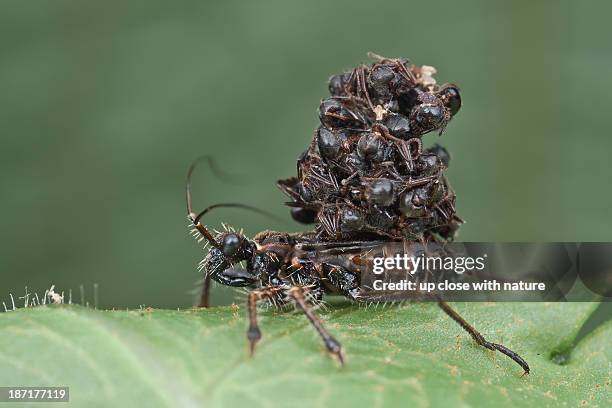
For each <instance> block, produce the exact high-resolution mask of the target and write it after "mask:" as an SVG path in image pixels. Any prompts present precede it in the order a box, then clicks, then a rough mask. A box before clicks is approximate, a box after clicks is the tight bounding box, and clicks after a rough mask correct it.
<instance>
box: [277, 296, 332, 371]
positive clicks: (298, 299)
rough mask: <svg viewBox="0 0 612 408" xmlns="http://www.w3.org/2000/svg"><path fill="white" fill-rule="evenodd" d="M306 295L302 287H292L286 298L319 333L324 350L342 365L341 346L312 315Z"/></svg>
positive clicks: (315, 316)
mask: <svg viewBox="0 0 612 408" xmlns="http://www.w3.org/2000/svg"><path fill="white" fill-rule="evenodd" d="M306 293H307V292H306V291H305V290H304V287H302V286H294V287H292V288H291V289H289V290H288V291H287V296H289V298H291V299H293V300H294V301H295V303H296V305H297V306H298V308H300V309H301V310H302V312H303V313H304V315H306V317H307V318H308V320H309V321H310V324H312V325H313V326H314V328H315V330H316V331H317V333H319V336H321V339H323V343H324V344H325V348H326V349H327V351H328V352H329V353H331V354H333V355H334V356H336V357H337V358H338V361H340V364H341V365H344V357H343V356H342V346H341V345H340V343H339V342H338V340H336V339H335V338H334V337H333V336H332V335H331V334H329V332H328V331H327V329H326V328H325V327H324V326H323V323H322V322H321V320H320V319H319V318H318V317H317V315H316V314H315V313H314V311H313V308H312V305H311V304H310V303H309V302H308V301H307V300H306V296H305V295H306Z"/></svg>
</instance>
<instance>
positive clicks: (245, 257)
mask: <svg viewBox="0 0 612 408" xmlns="http://www.w3.org/2000/svg"><path fill="white" fill-rule="evenodd" d="M195 164H196V163H194V164H193V165H192V166H191V167H190V169H189V172H188V174H187V182H186V200H187V214H188V218H189V222H190V224H191V226H192V227H194V230H193V231H194V233H195V234H198V235H201V237H200V239H201V240H206V241H208V244H209V245H210V247H209V250H208V253H207V255H206V257H205V258H204V259H203V260H202V261H201V263H200V269H201V270H203V272H204V284H203V287H202V293H201V297H200V302H199V305H198V306H200V307H207V306H208V303H209V291H210V281H211V279H212V280H214V281H216V282H218V283H221V284H223V285H227V286H233V287H244V288H249V289H250V291H249V292H248V294H247V316H248V320H249V326H248V329H247V339H248V342H249V350H250V353H251V355H253V353H254V351H255V346H256V344H257V342H258V341H259V340H260V339H261V331H260V329H259V325H258V323H257V304H258V303H260V302H264V301H266V302H268V303H269V304H271V305H273V306H275V307H282V306H285V305H289V304H294V305H295V307H296V308H297V309H298V310H300V311H301V312H302V313H303V314H304V315H305V316H306V318H307V319H308V321H309V322H310V323H311V324H312V326H313V327H314V328H315V330H316V331H317V333H318V334H319V336H320V337H321V339H322V340H323V343H324V345H325V348H326V349H327V351H328V352H329V353H330V354H332V355H333V356H335V357H336V358H337V359H338V361H339V362H340V364H342V365H343V364H344V356H343V352H342V346H341V345H340V343H339V342H338V340H336V339H335V338H334V337H333V336H332V335H331V334H330V333H329V332H328V331H327V329H326V328H325V326H324V325H323V323H322V322H321V320H320V319H319V318H318V316H317V315H316V313H315V311H314V309H315V306H316V304H317V303H318V302H320V301H321V300H322V298H323V295H324V294H339V295H342V296H344V297H346V298H348V299H349V300H351V301H355V302H361V303H368V302H372V301H374V302H375V301H377V299H373V298H371V297H367V296H364V295H363V293H362V292H361V288H360V275H359V268H358V267H355V266H356V265H357V262H358V261H357V260H358V259H359V258H360V257H362V256H363V254H364V253H367V252H368V250H369V249H370V248H373V247H375V246H377V245H381V244H383V243H384V242H383V241H336V242H334V241H320V240H318V239H317V238H316V235H315V234H314V233H300V234H288V233H282V232H273V231H264V232H261V233H259V234H257V235H256V236H255V237H254V238H253V239H249V238H247V237H245V236H244V235H243V234H242V233H241V232H238V231H235V230H232V229H230V228H226V229H225V231H222V232H215V233H213V232H211V231H210V230H209V229H208V228H207V227H205V226H204V225H203V224H202V223H201V220H202V217H203V216H204V215H205V214H207V213H208V212H209V211H210V210H212V209H214V208H220V207H241V208H246V209H250V210H255V211H259V212H260V213H262V211H260V210H257V209H256V208H254V207H250V206H246V205H242V204H233V203H232V204H216V205H212V206H210V207H208V208H206V209H204V210H203V211H201V212H200V213H195V212H194V211H193V208H192V203H191V182H190V180H191V174H192V172H193V170H194V167H195ZM241 264H242V265H244V267H241V266H240V265H241ZM438 305H439V307H440V308H441V309H442V310H443V311H444V312H445V313H446V314H447V315H448V316H449V317H450V318H452V319H453V320H454V321H456V322H457V323H458V324H459V325H460V326H461V327H462V328H463V329H464V330H465V331H467V332H468V333H469V334H470V335H471V336H472V338H473V339H474V340H475V341H476V343H478V344H479V345H481V346H483V347H485V348H487V349H489V350H497V351H499V352H501V353H503V354H505V355H506V356H508V357H510V358H511V359H512V360H514V361H515V362H516V363H517V364H519V365H520V366H521V367H522V368H523V370H524V372H523V375H525V374H528V373H529V365H528V364H527V362H526V361H525V360H524V359H523V358H522V357H521V356H519V355H518V354H517V353H515V352H514V351H512V350H510V349H508V348H507V347H505V346H503V345H501V344H497V343H492V342H489V341H487V340H486V339H485V338H484V336H483V335H482V334H480V333H479V332H478V331H477V330H476V329H475V328H474V327H473V326H472V325H470V324H469V323H468V322H467V321H466V320H465V319H464V318H463V317H461V316H460V315H459V314H458V313H457V312H456V311H455V310H454V309H453V308H451V307H450V305H448V304H447V303H446V302H444V301H442V300H440V299H438Z"/></svg>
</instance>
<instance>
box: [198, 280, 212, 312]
mask: <svg viewBox="0 0 612 408" xmlns="http://www.w3.org/2000/svg"><path fill="white" fill-rule="evenodd" d="M209 305H210V275H209V274H205V276H204V281H203V282H202V290H201V291H200V300H199V302H198V307H208V306H209Z"/></svg>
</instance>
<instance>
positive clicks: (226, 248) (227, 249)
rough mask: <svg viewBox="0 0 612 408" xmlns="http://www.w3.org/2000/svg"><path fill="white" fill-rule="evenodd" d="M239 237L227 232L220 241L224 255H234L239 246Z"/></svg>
mask: <svg viewBox="0 0 612 408" xmlns="http://www.w3.org/2000/svg"><path fill="white" fill-rule="evenodd" d="M240 241H241V239H240V237H239V236H238V235H236V234H227V235H226V236H224V237H223V242H222V243H221V246H222V251H223V254H224V255H225V256H234V255H236V252H238V249H239V248H240Z"/></svg>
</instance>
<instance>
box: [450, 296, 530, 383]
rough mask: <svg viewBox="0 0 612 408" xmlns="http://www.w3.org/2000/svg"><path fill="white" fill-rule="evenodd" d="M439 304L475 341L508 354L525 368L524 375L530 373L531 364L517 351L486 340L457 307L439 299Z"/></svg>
mask: <svg viewBox="0 0 612 408" xmlns="http://www.w3.org/2000/svg"><path fill="white" fill-rule="evenodd" d="M438 306H440V308H441V309H442V310H444V312H445V313H446V314H447V315H448V316H449V317H450V318H451V319H453V320H454V321H456V322H457V323H459V325H460V326H461V327H462V328H463V329H464V330H465V331H466V332H468V333H469V334H470V336H472V338H473V339H474V341H476V343H478V344H479V345H481V346H483V347H486V348H488V349H489V350H497V351H499V352H500V353H503V354H505V355H507V356H508V357H510V358H511V359H512V360H514V362H516V363H517V364H518V365H520V366H521V367H522V368H523V370H524V372H523V375H527V374H529V364H527V362H526V361H525V360H524V359H523V358H522V357H521V356H519V355H518V354H517V353H515V352H514V351H512V350H510V349H509V348H507V347H506V346H504V345H501V344H497V343H491V342H489V341H487V340H485V338H484V336H483V335H482V334H480V333H479V332H478V330H476V329H475V328H474V327H472V325H470V324H469V323H468V322H467V321H466V320H465V319H464V318H463V317H461V315H459V313H457V312H456V311H455V309H453V308H452V307H450V306H449V305H448V303H446V302H442V301H439V302H438Z"/></svg>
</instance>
